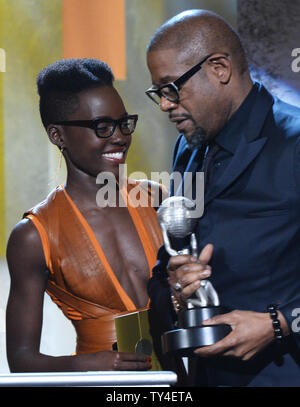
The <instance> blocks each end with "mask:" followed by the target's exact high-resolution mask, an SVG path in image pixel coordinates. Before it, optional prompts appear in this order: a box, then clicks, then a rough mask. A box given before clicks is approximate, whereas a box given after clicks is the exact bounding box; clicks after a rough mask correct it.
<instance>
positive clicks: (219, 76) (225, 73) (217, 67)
mask: <svg viewBox="0 0 300 407" xmlns="http://www.w3.org/2000/svg"><path fill="white" fill-rule="evenodd" d="M208 70H209V73H210V74H212V75H213V76H214V77H215V79H216V80H218V81H219V83H221V84H222V85H226V84H227V83H228V82H229V81H230V79H231V76H232V62H231V60H230V58H229V56H228V55H225V54H217V53H216V54H214V55H213V56H212V57H211V58H209V60H208Z"/></svg>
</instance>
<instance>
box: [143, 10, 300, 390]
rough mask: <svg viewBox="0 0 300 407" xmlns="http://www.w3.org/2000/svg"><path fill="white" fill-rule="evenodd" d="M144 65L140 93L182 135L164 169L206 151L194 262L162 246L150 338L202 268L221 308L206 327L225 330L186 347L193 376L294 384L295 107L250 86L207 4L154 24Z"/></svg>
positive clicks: (299, 234)
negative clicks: (146, 73)
mask: <svg viewBox="0 0 300 407" xmlns="http://www.w3.org/2000/svg"><path fill="white" fill-rule="evenodd" d="M147 62H148V67H149V70H150V73H151V77H152V84H153V85H152V88H150V89H149V90H148V91H147V94H148V96H150V97H151V98H152V99H153V100H154V101H156V103H158V104H159V106H160V109H161V110H162V111H164V112H167V113H168V115H169V119H170V120H171V121H172V122H174V123H175V124H176V128H177V130H178V131H179V132H180V135H179V138H178V140H177V143H176V146H175V150H174V168H173V170H174V171H180V172H181V173H184V172H185V171H186V168H189V169H190V170H192V171H194V172H196V171H201V168H203V161H205V160H206V159H207V158H205V157H204V158H203V146H208V151H214V156H213V157H212V161H211V164H210V167H209V169H207V173H206V175H205V177H206V186H205V204H204V214H203V216H202V217H201V218H200V219H199V221H198V225H197V229H196V237H197V241H198V245H199V247H200V249H201V252H200V262H196V259H194V258H193V257H191V256H188V255H179V256H173V257H169V255H168V254H167V253H166V251H165V249H164V248H163V247H162V248H161V249H160V251H159V254H158V262H157V265H156V267H155V268H154V270H153V277H152V279H151V280H150V282H149V287H148V290H149V294H150V297H151V304H152V305H151V315H152V318H153V319H154V320H155V323H154V324H152V332H153V336H154V338H155V342H156V343H157V342H159V337H160V335H161V334H162V333H163V332H165V331H168V330H170V329H172V328H174V322H175V321H176V312H175V311H174V309H173V307H172V303H171V300H170V297H171V294H172V295H173V296H174V297H175V299H176V300H177V302H179V304H180V306H181V307H184V306H185V301H186V300H187V298H188V297H189V296H191V295H192V294H193V293H194V292H195V290H196V289H197V288H199V286H200V281H201V279H203V278H207V277H208V276H209V278H210V281H211V282H212V284H213V286H214V287H215V289H216V291H217V292H218V294H219V297H220V302H221V304H222V305H223V306H225V307H226V308H227V309H228V310H229V312H228V313H226V314H224V315H220V316H217V317H214V318H213V319H212V320H209V321H206V322H205V323H206V324H209V325H213V324H221V323H222V324H224V323H225V324H229V325H230V326H231V328H232V331H231V332H230V334H228V335H227V336H226V337H225V338H224V339H222V340H221V341H219V342H217V343H216V344H214V345H211V346H207V347H203V348H199V349H197V350H196V351H195V354H196V355H197V368H196V370H195V371H194V372H193V376H194V377H193V380H194V382H193V384H195V385H199V386H201V385H202V386H300V352H299V349H300V335H299V333H298V331H299V329H298V326H297V323H296V319H295V317H297V316H298V314H299V312H300V310H299V309H298V308H299V307H300V144H299V137H300V110H299V109H298V108H296V107H293V106H290V105H287V104H286V103H284V102H282V101H280V100H279V99H277V98H276V97H274V96H272V95H271V94H270V93H269V92H268V91H267V90H266V89H265V88H264V87H263V86H262V85H261V84H259V83H253V82H252V80H251V77H250V74H249V71H248V66H247V62H246V58H245V54H244V51H243V48H242V45H241V43H240V40H239V37H238V36H237V34H236V33H235V32H234V30H233V29H232V28H231V27H230V26H229V25H228V24H227V23H226V22H225V21H224V20H223V19H221V18H220V17H219V16H217V15H215V14H214V13H211V12H208V11H204V10H192V11H187V12H184V13H181V14H179V15H178V16H175V17H174V18H172V19H171V20H169V21H167V22H166V23H165V24H163V25H162V26H161V27H160V28H159V29H158V30H157V31H156V33H155V34H154V35H153V37H152V38H151V40H150V43H149V45H148V49H147ZM208 154H209V152H208ZM196 192H197V191H196ZM176 283H179V285H178V284H177V288H178V287H179V289H180V286H181V291H178V290H175V289H174V287H175V288H176V285H175V284H176ZM269 305H272V307H268V306H269ZM297 309H298V311H299V312H298V311H297ZM162 310H164V312H162ZM274 321H275V322H274Z"/></svg>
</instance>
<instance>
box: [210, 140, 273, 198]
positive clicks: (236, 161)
mask: <svg viewBox="0 0 300 407" xmlns="http://www.w3.org/2000/svg"><path fill="white" fill-rule="evenodd" d="M266 141H267V137H263V138H260V139H259V140H256V141H253V142H252V143H247V142H246V141H245V139H243V140H242V141H241V143H240V144H239V146H238V148H237V151H236V152H235V154H234V156H233V157H232V160H231V161H230V164H229V165H228V167H227V168H226V170H225V171H224V173H223V174H222V175H221V176H220V178H219V179H218V181H217V182H216V184H214V185H213V186H212V188H211V189H209V190H208V193H207V194H206V195H205V199H204V204H205V205H207V204H208V203H209V202H210V201H211V200H212V199H214V198H215V197H216V196H217V195H219V194H220V193H221V192H222V191H224V190H225V189H226V188H227V187H228V186H229V185H230V184H232V183H233V182H234V181H235V180H236V179H237V178H238V176H239V175H241V173H242V172H243V171H245V169H246V168H247V167H248V166H249V164H250V163H251V162H252V161H253V160H254V159H255V157H256V156H257V155H258V154H259V152H260V150H261V149H262V148H263V146H264V144H265V142H266Z"/></svg>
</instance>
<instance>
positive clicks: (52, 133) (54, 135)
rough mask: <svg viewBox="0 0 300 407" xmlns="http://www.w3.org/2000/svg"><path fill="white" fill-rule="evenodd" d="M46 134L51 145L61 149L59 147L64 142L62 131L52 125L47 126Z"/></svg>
mask: <svg viewBox="0 0 300 407" xmlns="http://www.w3.org/2000/svg"><path fill="white" fill-rule="evenodd" d="M46 131H47V134H48V137H49V140H50V141H51V143H52V144H54V145H56V146H57V147H58V148H59V149H61V147H62V146H63V144H64V140H63V134H62V130H61V129H60V128H59V126H56V125H54V124H49V125H48V126H47V129H46Z"/></svg>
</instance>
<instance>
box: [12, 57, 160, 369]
mask: <svg viewBox="0 0 300 407" xmlns="http://www.w3.org/2000/svg"><path fill="white" fill-rule="evenodd" d="M37 85H38V92H39V95H40V113H41V119H42V122H43V125H44V127H45V129H46V131H47V134H48V136H49V139H50V141H51V142H52V143H53V144H55V145H56V146H57V147H58V148H59V149H60V151H61V153H62V155H63V157H64V159H65V161H66V167H67V179H66V183H65V185H64V186H59V187H57V188H56V189H55V190H54V191H52V192H51V193H50V194H49V195H48V197H47V198H46V199H45V200H44V201H43V202H41V203H39V204H38V205H36V206H35V207H33V208H31V209H30V210H28V211H27V212H26V213H25V214H24V217H23V219H22V220H21V221H20V222H19V223H18V224H17V225H16V226H15V228H14V229H13V231H12V233H11V236H10V238H9V242H8V247H7V261H8V266H9V271H10V276H11V288H10V295H9V300H8V305H7V357H8V362H9V366H10V369H11V371H12V372H30V371H32V372H38V371H40V372H42V371H48V372H49V371H92V370H147V369H150V368H151V365H150V361H149V358H148V357H147V356H146V355H141V354H135V353H122V352H118V351H115V350H112V346H113V344H114V343H115V342H116V334H115V328H114V316H116V315H120V314H122V313H128V312H130V311H136V310H141V309H147V308H148V306H149V299H148V294H147V290H146V284H147V281H148V279H149V277H150V275H151V270H152V267H153V266H154V264H155V262H156V253H157V250H158V248H159V247H160V245H161V244H162V237H161V231H160V228H159V225H158V222H157V219H156V213H155V208H153V207H152V205H151V196H150V193H149V188H148V184H147V185H146V187H145V188H140V194H144V198H145V199H146V201H147V202H148V205H143V206H138V207H135V205H133V204H132V205H131V202H130V191H131V190H132V189H133V188H136V187H137V186H141V185H142V186H143V187H144V184H145V183H139V182H135V181H132V182H131V183H126V182H124V180H123V179H122V180H121V179H119V167H120V165H121V164H124V163H125V160H126V155H127V152H128V149H129V146H130V143H131V137H132V133H133V131H134V129H135V125H136V122H137V115H131V114H129V113H127V111H126V109H125V106H124V104H123V101H122V99H121V97H120V96H119V94H118V92H117V91H116V89H115V88H114V86H113V75H112V72H111V70H110V68H109V67H108V66H107V65H106V64H105V63H103V62H101V61H98V60H94V59H70V60H63V61H58V62H56V63H54V64H52V65H50V66H48V67H46V68H45V69H43V70H42V71H41V72H40V74H39V76H38V80H37ZM105 173H109V174H110V175H112V178H115V180H116V183H115V184H113V183H112V185H110V184H109V183H108V184H107V183H105V182H103V183H102V184H99V183H97V182H98V181H97V182H96V180H97V176H98V174H105ZM101 188H111V189H112V190H113V189H114V188H115V190H116V191H117V192H118V193H117V194H116V202H115V203H116V204H115V205H111V206H105V205H101V204H100V205H99V199H97V197H98V196H99V195H97V194H98V192H99V190H101ZM156 190H157V191H159V192H161V191H160V189H159V188H158V189H157V188H156ZM152 191H153V189H152ZM160 196H162V195H161V194H160ZM121 201H122V204H121ZM124 202H125V203H127V204H126V205H124ZM45 291H47V292H48V293H49V295H50V296H51V298H52V299H53V301H54V302H55V303H56V304H57V305H58V306H59V307H60V308H61V310H62V311H63V312H64V314H65V315H66V316H67V318H69V319H70V320H71V321H72V323H73V325H74V327H75V329H76V334H77V348H76V354H75V355H70V356H61V357H53V356H49V355H45V354H42V353H40V349H39V348H40V338H41V329H42V311H43V298H44V292H45Z"/></svg>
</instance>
